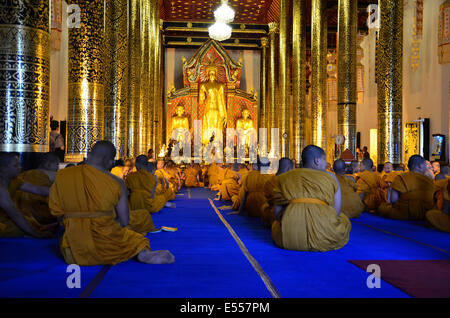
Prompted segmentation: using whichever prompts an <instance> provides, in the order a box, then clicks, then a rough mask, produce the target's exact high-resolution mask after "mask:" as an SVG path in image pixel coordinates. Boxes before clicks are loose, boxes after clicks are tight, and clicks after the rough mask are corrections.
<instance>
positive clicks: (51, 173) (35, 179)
mask: <svg viewBox="0 0 450 318" xmlns="http://www.w3.org/2000/svg"><path fill="white" fill-rule="evenodd" d="M58 167H59V158H58V156H56V155H55V154H54V153H46V154H44V155H43V156H42V158H41V163H40V164H39V167H38V169H33V170H28V171H25V172H23V173H21V174H20V175H19V177H18V178H17V179H16V180H17V181H18V182H26V183H29V184H32V185H35V186H39V187H43V188H47V189H49V188H50V187H51V185H52V184H53V182H54V181H55V178H56V172H57V171H58ZM16 180H13V181H12V182H11V186H10V188H11V191H10V195H11V198H12V199H13V201H14V203H15V204H16V206H17V208H18V209H19V211H20V212H21V213H22V214H23V215H25V216H26V217H33V218H34V219H35V220H36V221H37V222H38V223H39V224H55V223H57V219H56V218H55V217H54V216H53V215H51V213H50V209H49V207H48V195H46V196H41V195H35V194H33V193H30V192H27V191H22V190H20V189H19V190H16V191H15V190H13V189H14V188H17V187H15V186H14V184H15V182H16ZM47 194H48V191H47ZM55 230H57V226H56V224H55Z"/></svg>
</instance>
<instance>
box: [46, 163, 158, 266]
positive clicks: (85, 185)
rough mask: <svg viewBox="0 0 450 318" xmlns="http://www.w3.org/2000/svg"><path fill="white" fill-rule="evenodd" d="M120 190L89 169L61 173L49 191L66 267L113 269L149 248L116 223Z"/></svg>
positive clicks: (107, 177)
mask: <svg viewBox="0 0 450 318" xmlns="http://www.w3.org/2000/svg"><path fill="white" fill-rule="evenodd" d="M121 195H122V187H121V186H120V184H119V183H118V181H117V180H115V179H114V178H113V177H112V176H110V175H108V174H106V173H104V172H102V171H100V170H98V169H96V168H94V167H92V166H89V165H81V166H76V167H70V168H66V169H63V170H60V171H59V172H58V174H57V175H56V181H55V183H54V184H53V185H52V187H51V188H50V197H49V205H50V210H51V212H52V214H53V215H55V216H57V217H64V218H63V222H64V227H65V232H64V235H63V237H62V239H61V241H60V249H61V253H62V255H63V256H64V259H65V261H66V262H67V263H68V264H78V265H109V264H111V265H115V264H117V263H120V262H124V261H127V260H129V259H130V258H132V257H134V256H136V255H137V254H138V253H139V252H140V251H142V250H143V249H145V248H147V249H149V248H150V244H149V241H148V239H147V238H145V237H144V236H143V235H141V234H139V233H137V232H135V231H132V230H130V229H128V228H127V227H122V226H121V225H120V223H119V222H117V221H116V220H115V217H116V215H115V212H114V210H115V207H116V205H117V203H118V201H119V199H120V197H121Z"/></svg>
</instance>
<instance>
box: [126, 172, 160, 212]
mask: <svg viewBox="0 0 450 318" xmlns="http://www.w3.org/2000/svg"><path fill="white" fill-rule="evenodd" d="M126 184H127V188H128V189H130V196H129V198H128V200H129V202H130V208H131V209H132V210H140V209H145V210H147V211H148V212H149V213H156V212H158V211H160V210H161V209H162V208H163V207H164V205H165V204H166V203H167V200H166V197H165V196H164V195H163V194H156V189H155V193H154V196H153V197H152V192H153V189H154V188H155V187H156V178H155V176H154V175H152V174H151V173H150V172H148V171H146V170H142V169H141V170H138V171H136V172H133V173H130V174H129V175H128V177H127V182H126Z"/></svg>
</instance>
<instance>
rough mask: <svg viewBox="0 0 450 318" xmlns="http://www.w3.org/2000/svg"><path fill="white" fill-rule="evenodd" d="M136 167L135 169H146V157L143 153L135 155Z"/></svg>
mask: <svg viewBox="0 0 450 318" xmlns="http://www.w3.org/2000/svg"><path fill="white" fill-rule="evenodd" d="M135 165H136V169H137V170H141V169H144V170H145V169H146V168H148V157H147V156H145V155H139V156H137V157H136V162H135Z"/></svg>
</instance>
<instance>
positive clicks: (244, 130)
mask: <svg viewBox="0 0 450 318" xmlns="http://www.w3.org/2000/svg"><path fill="white" fill-rule="evenodd" d="M249 116H250V112H249V111H248V109H244V110H243V111H242V117H241V118H239V119H238V120H236V130H237V133H238V135H239V136H240V142H241V145H244V146H245V149H248V146H249V144H250V137H251V135H252V133H253V120H251V119H250V118H249Z"/></svg>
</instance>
